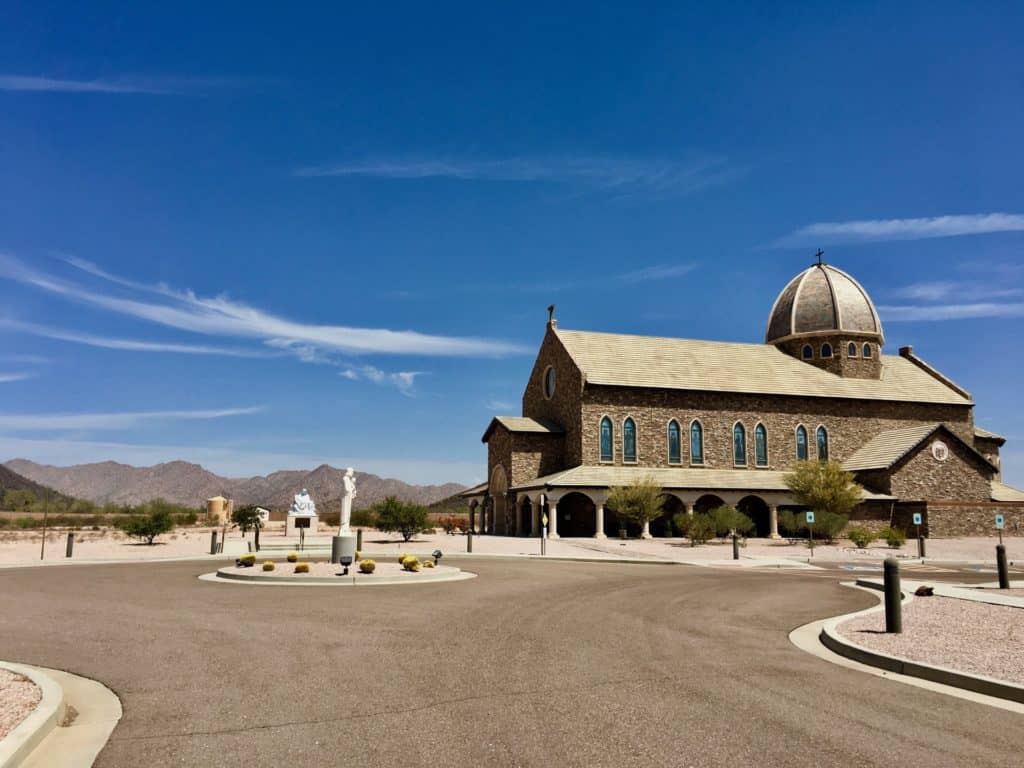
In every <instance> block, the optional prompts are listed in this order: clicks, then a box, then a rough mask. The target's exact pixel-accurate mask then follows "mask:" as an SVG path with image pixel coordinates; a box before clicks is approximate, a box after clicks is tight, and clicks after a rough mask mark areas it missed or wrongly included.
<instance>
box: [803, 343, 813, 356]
mask: <svg viewBox="0 0 1024 768" xmlns="http://www.w3.org/2000/svg"><path fill="white" fill-rule="evenodd" d="M802 354H803V356H804V360H813V359H814V347H812V346H811V345H810V344H804V351H803V353H802Z"/></svg>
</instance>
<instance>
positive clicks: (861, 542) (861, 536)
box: [846, 525, 875, 549]
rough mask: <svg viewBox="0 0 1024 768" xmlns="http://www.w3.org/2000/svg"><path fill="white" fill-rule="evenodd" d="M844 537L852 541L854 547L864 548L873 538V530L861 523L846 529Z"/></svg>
mask: <svg viewBox="0 0 1024 768" xmlns="http://www.w3.org/2000/svg"><path fill="white" fill-rule="evenodd" d="M846 538H848V539H849V540H850V541H852V542H853V545H854V546H855V547H858V548H860V549H866V548H867V547H868V545H870V544H871V542H872V541H874V540H875V532H874V531H872V530H871V529H870V528H867V527H865V526H863V525H855V526H852V527H850V528H847V529H846Z"/></svg>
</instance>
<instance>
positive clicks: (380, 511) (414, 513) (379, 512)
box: [373, 496, 430, 541]
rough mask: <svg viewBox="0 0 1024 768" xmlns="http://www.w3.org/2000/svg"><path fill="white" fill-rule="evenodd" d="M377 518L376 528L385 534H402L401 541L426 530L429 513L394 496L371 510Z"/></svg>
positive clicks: (425, 509)
mask: <svg viewBox="0 0 1024 768" xmlns="http://www.w3.org/2000/svg"><path fill="white" fill-rule="evenodd" d="M373 511H374V513H375V516H376V518H377V527H378V528H379V529H380V530H382V531H384V532H385V533H391V532H393V531H397V532H398V533H400V534H402V540H403V541H409V540H410V539H411V538H412V537H413V536H415V535H416V534H417V533H420V532H421V531H424V530H426V529H427V528H428V527H429V526H428V522H429V517H430V513H429V511H428V510H427V508H426V507H421V506H420V505H419V504H405V503H403V502H401V501H399V500H398V499H397V498H396V497H394V496H388V497H387V498H386V499H384V501H382V502H380V503H379V504H376V505H375V506H374V508H373Z"/></svg>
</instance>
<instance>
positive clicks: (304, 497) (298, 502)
mask: <svg viewBox="0 0 1024 768" xmlns="http://www.w3.org/2000/svg"><path fill="white" fill-rule="evenodd" d="M288 514H289V515H290V516H292V517H313V516H314V515H315V514H316V504H315V503H313V497H312V496H310V495H309V491H307V490H306V489H305V488H303V489H302V490H301V491H300V492H299V493H296V494H295V501H293V502H292V505H291V507H289V509H288Z"/></svg>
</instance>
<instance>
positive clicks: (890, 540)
mask: <svg viewBox="0 0 1024 768" xmlns="http://www.w3.org/2000/svg"><path fill="white" fill-rule="evenodd" d="M882 538H883V539H885V543H886V544H888V545H889V549H899V548H900V547H902V546H903V545H904V544H906V543H907V534H905V533H904V532H903V531H901V530H900V529H899V528H886V529H884V530H883V531H882Z"/></svg>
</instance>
